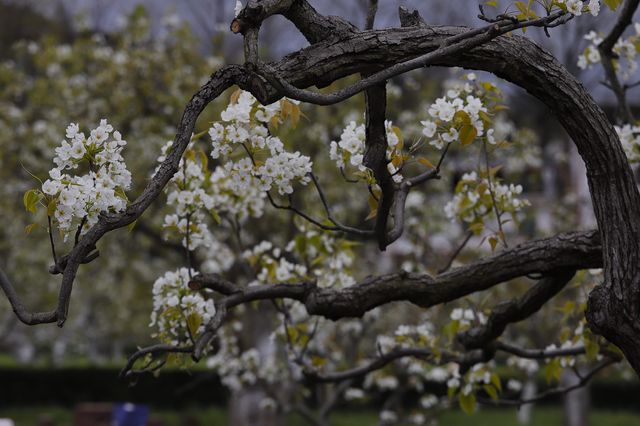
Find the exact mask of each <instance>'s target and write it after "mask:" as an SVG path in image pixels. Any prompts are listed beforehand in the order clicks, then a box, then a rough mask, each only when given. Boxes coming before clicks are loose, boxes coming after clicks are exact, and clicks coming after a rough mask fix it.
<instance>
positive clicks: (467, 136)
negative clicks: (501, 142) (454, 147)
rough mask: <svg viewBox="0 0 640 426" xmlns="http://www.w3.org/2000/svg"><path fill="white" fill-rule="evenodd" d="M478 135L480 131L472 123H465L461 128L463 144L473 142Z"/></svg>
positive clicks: (459, 136) (460, 136)
mask: <svg viewBox="0 0 640 426" xmlns="http://www.w3.org/2000/svg"><path fill="white" fill-rule="evenodd" d="M476 136H478V131H477V130H476V128H475V127H474V126H473V125H471V124H465V125H464V126H462V128H461V129H460V133H459V134H458V138H459V139H460V143H461V144H462V145H463V146H464V145H469V144H470V143H471V142H473V141H474V140H475V138H476Z"/></svg>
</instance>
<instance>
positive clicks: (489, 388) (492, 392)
mask: <svg viewBox="0 0 640 426" xmlns="http://www.w3.org/2000/svg"><path fill="white" fill-rule="evenodd" d="M482 388H483V389H484V391H485V392H486V393H487V395H489V396H490V397H491V399H493V400H494V401H497V400H498V391H496V388H494V387H493V386H491V385H484V386H482Z"/></svg>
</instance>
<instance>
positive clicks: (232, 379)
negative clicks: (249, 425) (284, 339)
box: [207, 333, 287, 403]
mask: <svg viewBox="0 0 640 426" xmlns="http://www.w3.org/2000/svg"><path fill="white" fill-rule="evenodd" d="M219 340H220V342H221V345H220V349H219V350H218V351H217V352H216V353H215V354H214V355H212V356H211V357H209V358H208V359H207V367H209V368H211V369H212V370H215V371H216V373H217V374H218V375H219V376H220V378H221V381H222V383H223V384H224V385H225V386H227V387H228V388H229V389H231V390H234V391H237V390H240V389H242V388H243V387H246V386H252V385H255V384H256V383H257V382H258V381H259V380H260V381H262V382H265V383H267V384H275V383H279V382H283V381H286V380H287V377H286V374H287V372H286V370H285V369H283V368H280V366H279V363H278V359H277V357H276V356H275V353H272V352H268V353H266V354H264V353H261V352H260V351H258V350H257V349H255V348H250V349H248V350H246V351H241V350H240V349H239V346H238V341H237V339H236V338H235V337H232V336H230V333H221V336H220V339H219ZM271 403H275V401H272V402H271Z"/></svg>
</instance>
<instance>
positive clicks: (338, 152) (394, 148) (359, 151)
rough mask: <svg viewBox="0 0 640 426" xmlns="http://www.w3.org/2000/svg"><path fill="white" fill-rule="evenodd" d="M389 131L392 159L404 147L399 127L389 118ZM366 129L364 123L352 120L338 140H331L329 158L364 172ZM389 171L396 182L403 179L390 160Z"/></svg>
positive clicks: (388, 153) (338, 163) (341, 165)
mask: <svg viewBox="0 0 640 426" xmlns="http://www.w3.org/2000/svg"><path fill="white" fill-rule="evenodd" d="M385 129H386V133H387V159H388V160H391V159H392V158H393V157H394V155H395V154H398V152H399V150H400V149H401V148H402V147H401V143H400V137H399V129H398V128H397V127H394V126H393V123H392V122H391V121H389V120H386V121H385ZM365 144H366V129H365V125H364V124H357V123H356V122H355V121H350V122H349V124H347V127H345V128H344V130H343V131H342V134H341V135H340V140H339V141H338V142H336V141H331V144H330V147H329V158H331V160H333V161H335V163H336V165H337V166H338V167H339V168H341V169H345V168H346V167H347V165H350V166H352V167H355V168H356V170H357V171H358V172H361V173H364V172H366V170H367V167H366V166H365V165H364V152H365V147H366V145H365ZM387 167H388V168H389V173H391V174H393V175H394V176H393V178H394V180H395V181H396V182H399V181H402V176H401V175H400V174H399V173H398V174H396V172H397V171H398V170H397V167H396V166H395V165H394V164H393V163H392V162H389V164H388V166H387Z"/></svg>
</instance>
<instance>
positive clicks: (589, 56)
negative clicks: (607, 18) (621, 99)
mask: <svg viewBox="0 0 640 426" xmlns="http://www.w3.org/2000/svg"><path fill="white" fill-rule="evenodd" d="M634 29H635V34H633V35H631V36H629V37H627V38H619V39H618V41H616V43H615V45H614V46H613V53H614V54H615V59H614V60H613V66H614V68H615V69H616V71H618V72H620V73H621V76H622V78H623V79H624V80H627V79H629V78H631V77H632V76H633V75H634V74H635V72H636V71H637V70H638V63H637V62H636V57H637V55H638V51H637V48H636V45H637V44H638V43H639V42H640V23H636V24H634ZM584 38H585V40H587V41H589V45H588V46H587V47H586V48H585V50H584V52H583V53H582V54H581V55H580V56H578V67H579V68H581V69H587V68H591V67H592V66H593V65H595V64H598V63H600V62H601V61H602V57H601V55H600V50H598V46H599V45H600V43H602V40H603V38H602V36H601V35H600V34H598V33H596V32H595V31H590V32H589V33H588V34H587V35H585V36H584Z"/></svg>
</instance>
